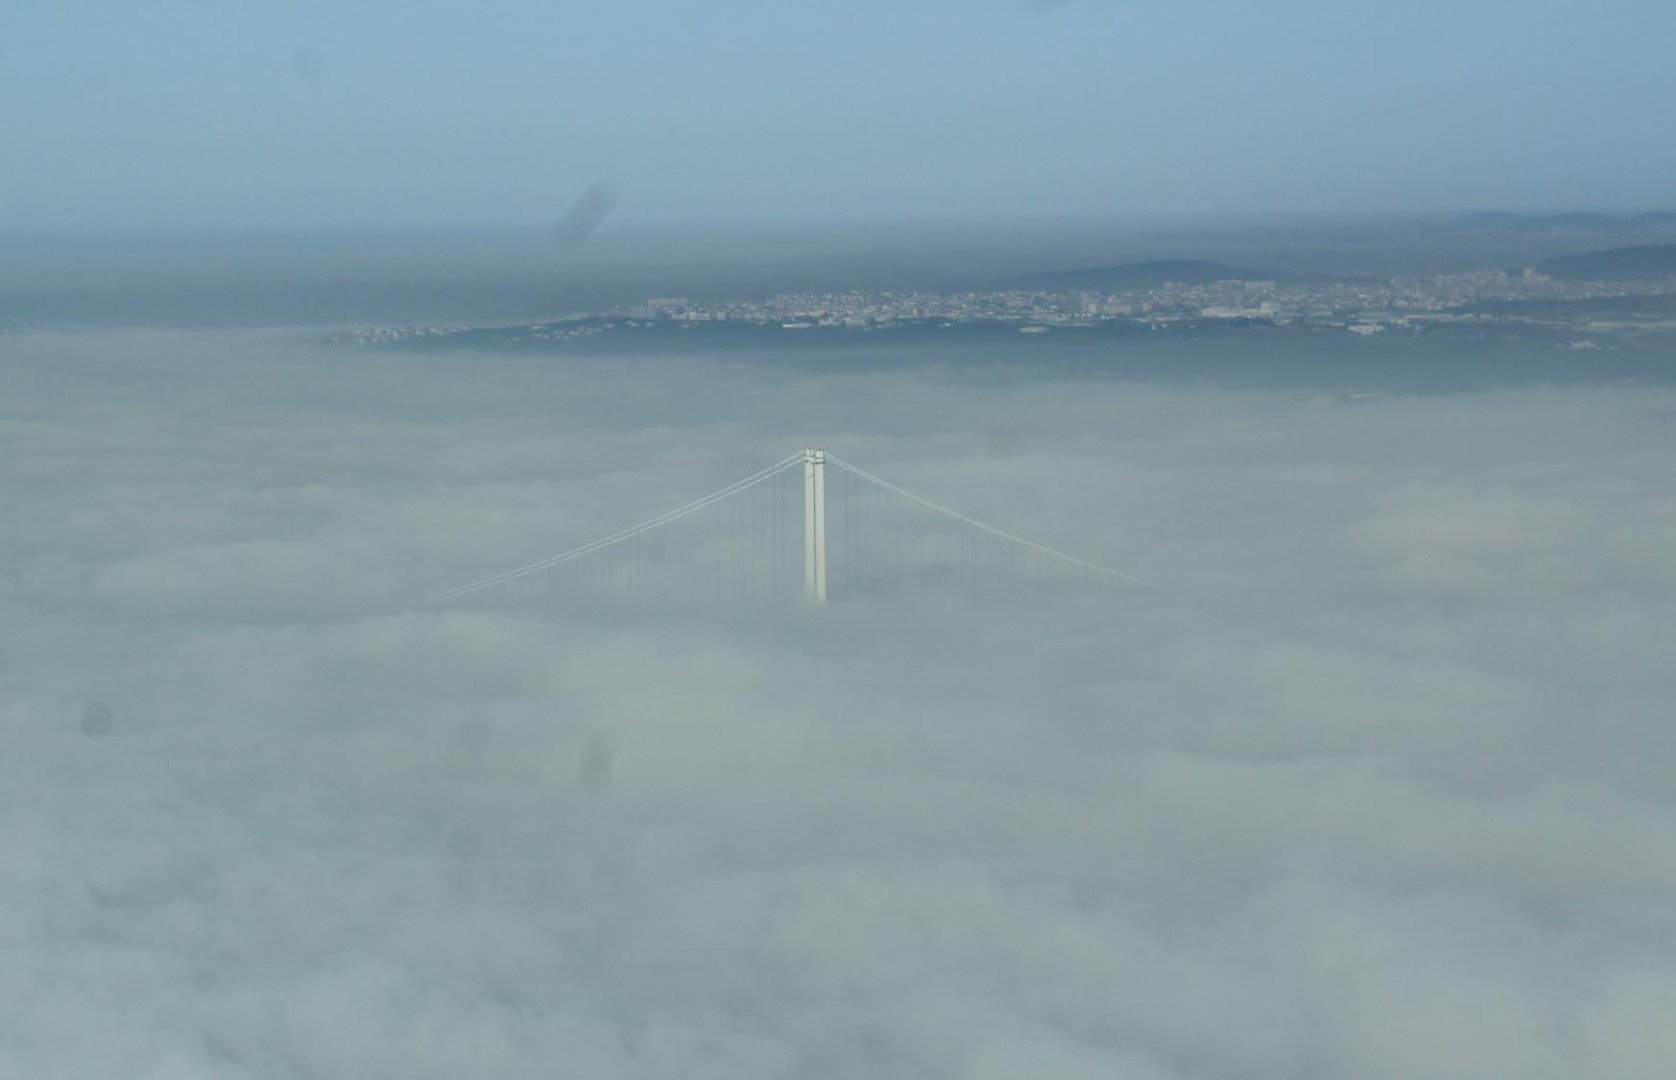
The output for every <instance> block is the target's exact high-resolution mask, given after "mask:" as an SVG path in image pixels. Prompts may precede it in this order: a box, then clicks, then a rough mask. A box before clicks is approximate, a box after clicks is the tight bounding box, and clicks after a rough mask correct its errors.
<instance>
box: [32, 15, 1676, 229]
mask: <svg viewBox="0 0 1676 1080" xmlns="http://www.w3.org/2000/svg"><path fill="white" fill-rule="evenodd" d="M1673 32H1676V9H1673V8H1672V6H1671V5H1667V4H1656V3H1650V2H1639V0H1608V2H1605V3H1597V4H1593V5H1589V6H1588V7H1586V8H1585V7H1584V6H1583V5H1577V4H1571V3H1565V4H1561V3H1552V2H1546V0H1521V2H1517V3H1515V2H1511V0H1476V2H1474V0H1466V2H1457V3H1441V2H1433V0H1419V2H1414V3H1408V4H1404V5H1365V4H1330V3H1326V2H1323V0H1277V2H1273V3H1267V4H1255V3H1232V2H1223V0H1204V2H1187V3H1164V2H1161V0H1137V2H1122V0H1069V2H1065V3H1060V4H1047V5H1042V4H1032V3H1028V2H1023V0H968V2H963V3H956V2H952V0H897V2H895V3H885V2H882V0H816V2H810V3H784V2H781V3H767V2H735V3H723V4H719V5H718V4H710V5H697V4H673V3H667V2H656V0H623V2H618V3H612V4H609V5H605V4H599V5H568V4H563V3H530V2H506V3H492V4H485V5H481V6H478V5H467V4H463V3H454V4H441V3H425V2H412V0H404V2H394V0H365V2H361V3H354V4H339V3H320V2H312V0H302V2H295V3H286V4H278V3H268V4H255V3H228V2H215V3H212V2H209V0H158V2H154V3H150V4H146V5H139V4H131V3H121V4H118V3H111V2H101V0H59V2H54V3H46V2H41V0H22V2H15V0H14V3H12V4H10V5H8V12H7V14H6V16H5V17H4V19H3V21H0V130H3V131H4V132H5V133H6V140H5V146H6V149H5V151H4V158H3V159H0V162H3V164H4V168H3V169H0V228H8V229H17V228H35V227H46V228H63V227H76V228H81V227H107V226H108V227H173V226H225V225H234V226H260V227H273V226H280V227H290V226H296V227H306V228H313V227H320V226H338V225H375V226H398V227H406V226H439V225H454V224H470V223H483V224H488V223H499V222H527V221H541V220H546V219H551V218H553V217H556V216H557V215H558V214H559V213H560V212H561V211H562V209H563V207H564V206H565V204H566V203H567V202H568V201H569V200H570V199H571V198H574V197H575V195H576V194H578V193H579V192H580V191H582V190H583V189H584V188H586V187H587V185H588V184H590V183H592V182H593V181H595V180H597V179H600V178H602V177H606V178H611V179H612V180H614V181H615V183H616V184H617V185H618V187H619V188H620V190H621V192H622V194H623V202H622V205H621V208H620V210H619V212H618V217H619V219H620V220H622V221H625V222H636V221H638V222H667V221H672V220H674V221H712V220H731V221H739V220H764V221H798V222H808V221H819V220H831V219H837V220H846V219H872V218H925V217H983V216H1009V217H1010V216H1034V215H1061V214H1151V213H1163V212H1204V211H1225V212H1240V213H1249V212H1269V211H1287V212H1295V211H1309V210H1382V211H1383V210H1416V209H1418V210H1428V209H1467V208H1488V207H1514V208H1532V209H1536V208H1571V207H1595V208H1604V209H1637V208H1646V207H1668V206H1672V205H1676V198H1672V197H1671V196H1670V191H1671V184H1672V181H1673V180H1676V143H1673V142H1672V140H1670V139H1669V137H1668V132H1669V131H1670V130H1672V129H1673V127H1676V65H1672V64H1670V63H1669V61H1668V56H1667V53H1668V49H1669V43H1670V41H1671V40H1672V39H1673V37H1676V33H1673Z"/></svg>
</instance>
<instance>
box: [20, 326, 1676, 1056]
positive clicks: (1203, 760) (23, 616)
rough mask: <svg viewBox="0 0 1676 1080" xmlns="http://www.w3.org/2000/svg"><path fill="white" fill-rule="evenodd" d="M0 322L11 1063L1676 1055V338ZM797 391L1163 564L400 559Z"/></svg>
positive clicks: (721, 450)
mask: <svg viewBox="0 0 1676 1080" xmlns="http://www.w3.org/2000/svg"><path fill="white" fill-rule="evenodd" d="M5 349H6V364H5V366H4V369H3V370H4V375H3V379H4V393H3V394H0V403H3V404H0V416H3V417H4V423H3V424H0V432H3V437H4V439H5V445H4V447H0V449H3V451H4V453H5V456H6V459H7V460H8V461H10V462H12V463H13V467H12V468H10V469H8V470H7V471H6V473H5V474H3V479H0V498H3V499H4V502H5V505H7V506H8V507H10V508H12V509H11V513H10V514H9V521H8V527H7V529H6V530H5V531H4V537H3V539H0V544H3V551H4V562H3V569H0V597H3V602H0V691H3V695H4V697H3V703H4V704H3V708H4V712H3V713H0V730H3V731H4V734H5V738H6V743H7V748H8V749H7V753H6V754H5V755H4V756H3V757H0V791H3V792H4V793H5V795H4V797H5V799H6V806H7V809H6V813H5V814H4V815H3V816H0V845H3V850H4V851H5V852H6V853H7V857H6V858H5V859H4V860H0V898H3V902H0V912H3V915H0V940H3V941H4V943H5V951H6V955H7V961H6V963H5V964H4V965H0V1000H3V1001H4V1002H5V1003H6V1006H7V1007H6V1009H5V1010H4V1012H3V1013H0V1073H6V1074H8V1075H10V1074H16V1075H20V1076H21V1075H28V1076H37V1077H85V1076H117V1075H122V1076H142V1077H171V1078H176V1077H193V1076H203V1077H211V1076H213V1077H246V1076H248V1077H298V1078H302V1077H324V1076H363V1077H398V1076H399V1077H404V1078H418V1077H438V1078H441V1077H457V1076H471V1075H494V1076H505V1077H546V1076H552V1075H555V1074H556V1073H562V1074H564V1075H575V1076H600V1077H611V1076H624V1077H628V1076H635V1077H648V1076H649V1077H675V1076H684V1077H728V1078H734V1077H740V1076H765V1077H766V1076H785V1075H808V1076H822V1077H825V1076H831V1077H869V1078H874V1077H898V1076H899V1077H910V1076H911V1077H924V1076H951V1077H953V1076H959V1077H995V1078H1001V1077H1011V1076H1020V1075H1041V1076H1057V1077H1085V1076H1086V1077H1102V1078H1104V1077H1113V1076H1121V1077H1135V1078H1143V1080H1144V1078H1159V1080H1163V1078H1187V1077H1194V1078H1201V1077H1229V1078H1233V1077H1241V1078H1245V1077H1276V1078H1279V1077H1288V1078H1290V1077H1298V1076H1323V1077H1327V1076H1332V1077H1369V1078H1381V1077H1415V1076H1427V1077H1453V1076H1459V1077H1482V1076H1504V1075H1505V1076H1520V1077H1525V1078H1531V1080H1538V1078H1549V1077H1552V1078H1561V1077H1566V1078H1569V1077H1575V1076H1592V1077H1603V1078H1630V1077H1650V1076H1654V1075H1657V1074H1658V1073H1659V1071H1660V1070H1661V1069H1663V1068H1664V1067H1666V1064H1667V1063H1668V1061H1669V1060H1671V1058H1672V1057H1676V1043H1673V1040H1672V1036H1671V1035H1670V1034H1669V1030H1670V1026H1669V1024H1668V1022H1667V1019H1666V1018H1667V1017H1668V1016H1669V1015H1670V1014H1671V1012H1672V1010H1673V1009H1676V950H1673V948H1672V945H1671V942H1672V941H1676V915H1673V914H1672V907H1671V905H1670V903H1669V898H1670V896H1671V893H1672V890H1673V889H1676V802H1673V799H1672V796H1671V794H1670V786H1669V775H1670V771H1671V768H1672V765H1673V764H1676V734H1673V733H1672V728H1671V726H1670V724H1669V722H1668V721H1669V700H1670V698H1671V692H1672V689H1673V680H1672V677H1671V676H1670V675H1669V674H1668V672H1667V670H1666V668H1667V663H1666V661H1667V656H1666V653H1667V652H1668V646H1667V643H1668V641H1670V640H1671V638H1672V635H1673V631H1676V554H1673V553H1676V499H1673V498H1672V496H1671V494H1670V490H1669V476H1670V475H1671V474H1672V469H1673V466H1676V447H1672V445H1671V443H1670V439H1669V432H1670V430H1671V425H1672V421H1673V420H1676V394H1673V393H1672V392H1671V391H1669V390H1666V389H1648V388H1646V387H1641V388H1632V387H1619V386H1594V387H1589V386H1584V387H1568V388H1544V387H1531V388H1523V389H1505V390H1497V391H1492V392H1484V393H1475V394H1456V395H1442V396H1434V397H1427V396H1391V397H1383V398H1354V399H1346V398H1345V397H1342V396H1340V395H1339V394H1337V393H1313V392H1311V391H1308V390H1299V389H1295V388H1291V389H1286V390H1273V391H1264V390H1255V389H1239V390H1234V389H1221V388H1218V387H1216V386H1213V385H1206V386H1151V385H1144V384H1130V383H1119V382H1114V381H1100V380H1088V381H1077V382H1072V381H1053V380H1040V381H1036V380H1026V379H1024V378H1023V377H1022V376H1020V377H1011V376H1004V375H995V374H994V373H989V374H986V375H985V377H984V378H982V379H981V380H980V379H968V378H965V377H963V376H960V375H959V374H957V373H951V372H949V371H947V370H943V369H924V368H919V369H903V370H901V371H894V372H893V371H871V372H868V373H859V374H857V373H851V374H846V373H844V372H843V371H842V370H831V371H829V372H828V373H826V374H810V373H809V371H808V370H807V369H803V370H799V371H797V372H785V371H775V370H773V369H770V368H765V367H759V366H746V365H739V364H727V363H721V362H708V361H695V360H692V359H690V358H689V359H686V360H682V361H680V362H675V361H663V360H656V359H630V360H624V359H620V358H619V359H612V360H574V359H573V360H561V359H543V360H530V359H521V358H506V357H474V356H446V355H437V356H426V357H401V356H390V355H383V354H376V353H367V352H357V351H327V350H320V349H318V348H316V347H314V346H312V345H309V344H307V343H306V342H304V341H302V340H300V339H297V338H294V337H290V336H284V335H260V334H240V335H209V334H176V335H164V334H157V335H143V336H141V335H127V336H115V335H109V336H106V335H64V336H38V337H14V338H12V339H8V340H7V341H6V343H5ZM811 443H813V444H818V445H824V446H827V447H828V448H830V449H831V450H833V451H834V452H835V453H838V454H841V455H842V456H843V457H845V458H846V459H848V460H852V461H855V462H857V463H858V464H862V465H864V466H866V467H867V468H870V469H873V470H875V471H877V472H879V473H880V474H882V475H885V476H887V477H890V478H891V479H893V480H897V481H899V482H901V483H903V484H905V485H907V486H908V487H910V488H913V489H915V490H919V491H923V492H925V493H926V494H928V495H932V496H933V497H935V498H937V499H939V500H940V501H944V502H947V503H949V504H951V505H954V506H957V507H960V508H962V509H966V510H969V511H970V512H972V513H974V514H976V515H977V516H979V517H981V518H984V519H985V520H989V521H993V522H995V523H997V524H1000V525H1003V526H1006V527H1012V528H1017V529H1018V530H1020V531H1023V532H1026V533H1028V534H1029V535H1032V536H1036V537H1040V538H1041V539H1044V540H1046V541H1049V542H1052V543H1055V544H1056V545H1058V546H1063V547H1068V548H1071V549H1072V550H1075V551H1078V552H1079V553H1082V554H1086V555H1088V556H1089V557H1092V558H1096V559H1099V560H1100V561H1103V562H1106V563H1110V564H1113V565H1116V566H1119V567H1121V568H1123V569H1126V570H1130V571H1133V572H1135V573H1138V574H1142V575H1144V576H1146V577H1148V578H1151V579H1155V580H1158V581H1161V582H1163V583H1165V585H1166V588H1165V589H1163V590H1158V591H1145V590H1134V591H1120V592H1116V593H1096V594H1087V595H1075V594H1072V595H1067V594H1065V593H1063V592H1034V591H1031V590H1028V589H1022V588H1020V589H1010V590H1002V591H998V592H990V593H985V594H981V595H977V594H974V595H964V594H962V593H960V592H958V591H950V590H927V591H925V592H924V593H914V592H908V593H906V594H902V595H894V596H870V597H866V598H858V599H851V600H847V601H845V600H840V601H838V602H835V603H833V604H832V605H830V607H829V609H828V610H827V611H825V612H823V613H821V614H820V615H819V616H818V617H817V616H814V615H812V614H810V613H809V612H806V611H802V610H798V609H795V608H791V609H785V610H780V609H775V608H772V607H768V608H764V607H761V606H758V607H753V608H748V609H743V608H742V609H730V608H722V609H718V610H713V611H705V610H693V609H690V608H689V609H683V610H679V611H674V612H670V613H657V612H655V611H648V610H646V609H645V608H644V607H641V608H636V609H629V608H626V607H625V608H624V609H623V610H621V611H613V610H612V609H611V608H610V607H609V605H605V606H601V605H597V604H596V605H594V606H592V607H590V608H589V609H588V610H587V611H581V610H579V609H575V608H571V607H567V606H566V605H565V604H564V603H562V602H560V601H558V600H555V599H554V598H553V594H552V593H551V592H550V591H549V592H545V593H544V592H543V591H542V587H541V586H538V585H536V584H535V583H533V582H532V583H531V584H530V588H529V589H528V590H524V591H520V588H519V586H513V587H512V589H511V590H510V591H509V592H507V593H504V594H502V593H496V592H487V593H483V594H479V595H477V596H474V597H472V598H470V599H469V601H462V602H460V603H458V604H456V605H453V606H443V607H416V606H414V605H413V604H412V603H411V600H412V598H414V597H416V596H419V595H421V594H424V593H426V592H429V591H432V590H434V589H436V588H440V587H446V586H449V585H454V584H458V583H460V582H463V581H467V580H472V579H474V578H476V577H480V576H482V575H483V574H484V573H489V572H493V571H496V570H500V569H503V568H506V567H508V566H513V565H517V564H519V563H522V562H527V561H529V560H530V559H532V558H536V557H539V556H541V555H544V554H547V553H549V552H551V551H556V550H560V549H562V548H565V547H568V546H570V545H571V544H573V543H578V542H582V541H585V540H588V539H591V538H593V537H594V536H597V535H599V534H602V533H605V532H609V531H611V530H612V529H614V528H617V527H619V526H621V525H624V524H627V523H629V522H631V521H633V520H639V519H642V518H645V517H648V516H650V515H651V514H652V513H655V512H657V511H659V510H662V509H665V508H667V507H668V506H671V505H675V504H677V503H679V502H682V501H684V500H685V499H687V498H689V497H691V496H692V495H694V494H697V493H699V492H702V491H705V490H710V489H712V488H714V487H716V486H718V485H719V484H720V483H723V482H726V481H728V480H731V479H733V478H735V477H736V476H741V475H746V474H748V473H750V472H752V471H754V470H755V469H757V468H759V467H761V466H762V465H765V464H767V463H770V462H773V461H776V460H778V459H780V458H782V457H784V456H785V455H786V454H787V453H790V452H793V451H795V450H796V449H797V448H799V447H801V446H804V445H808V444H811Z"/></svg>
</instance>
